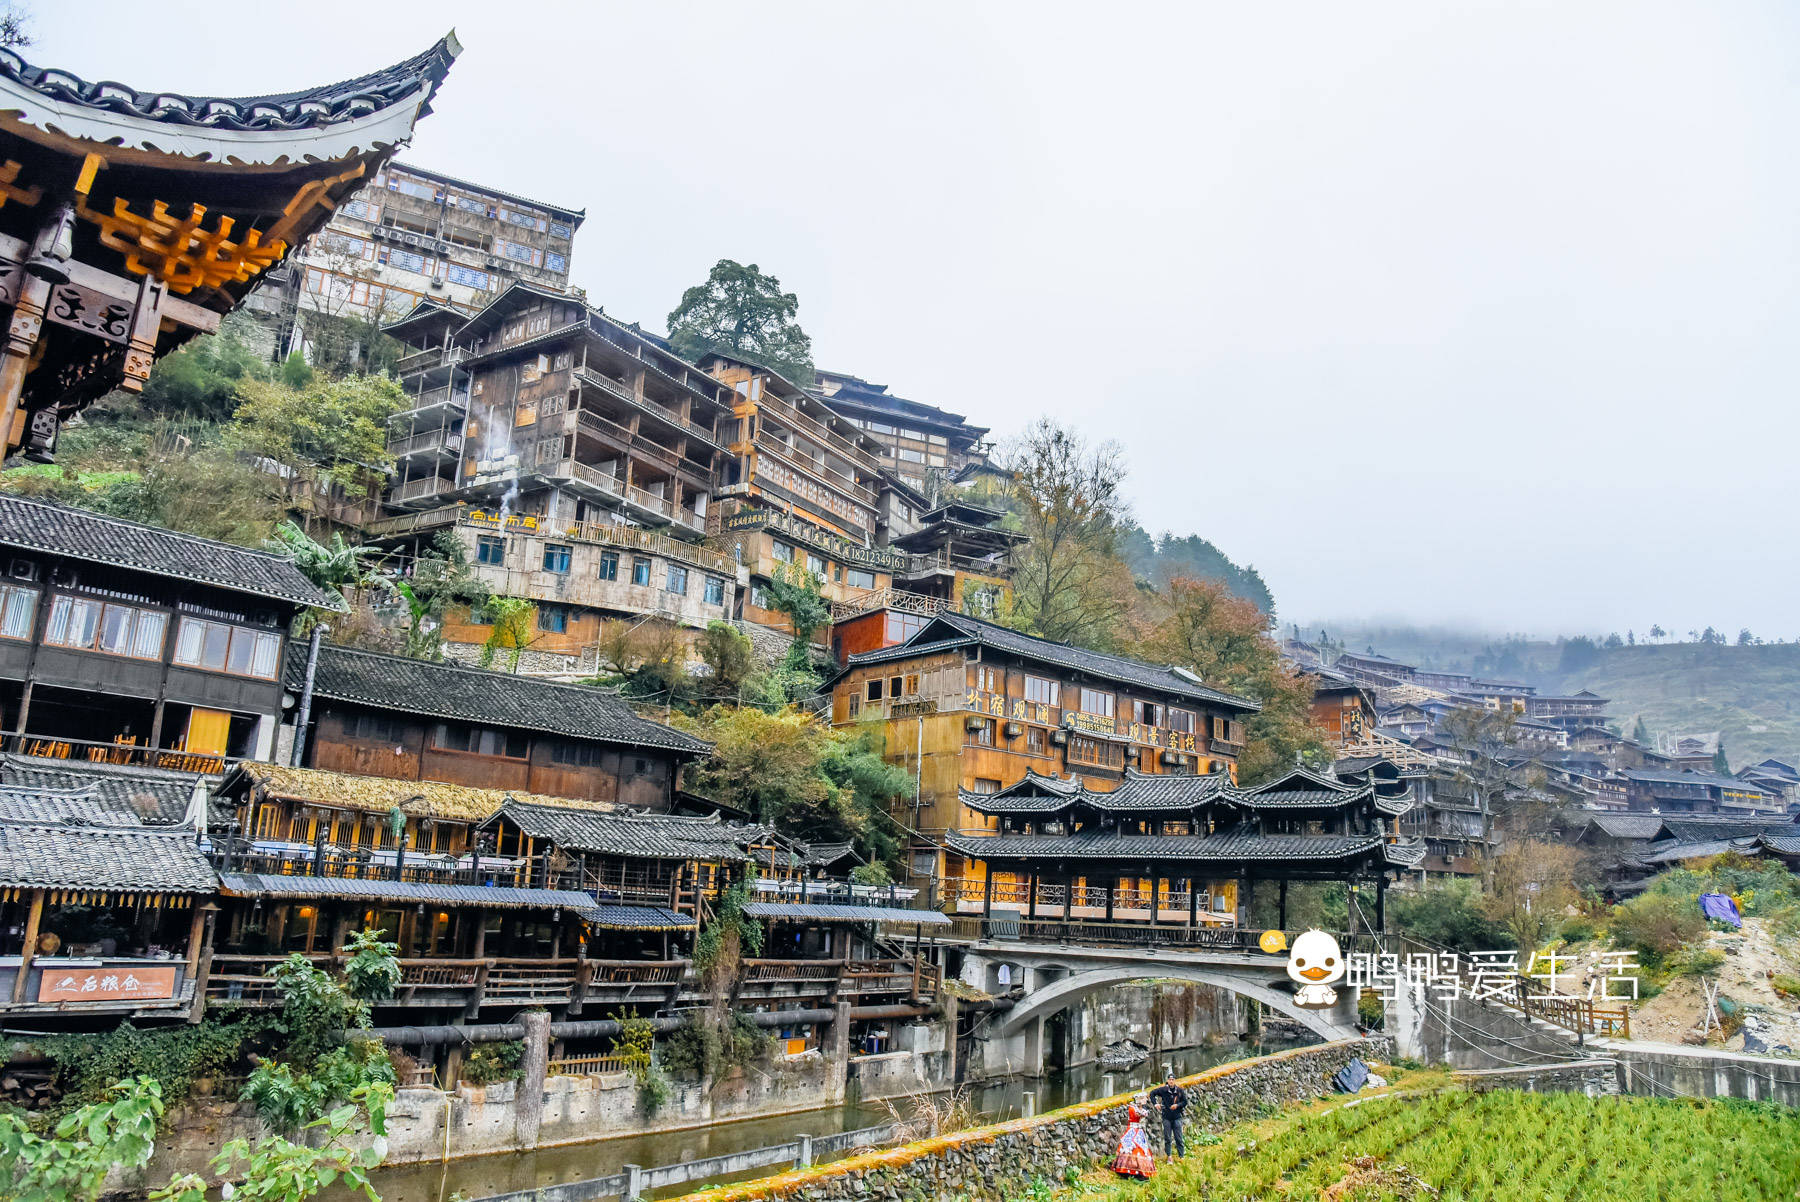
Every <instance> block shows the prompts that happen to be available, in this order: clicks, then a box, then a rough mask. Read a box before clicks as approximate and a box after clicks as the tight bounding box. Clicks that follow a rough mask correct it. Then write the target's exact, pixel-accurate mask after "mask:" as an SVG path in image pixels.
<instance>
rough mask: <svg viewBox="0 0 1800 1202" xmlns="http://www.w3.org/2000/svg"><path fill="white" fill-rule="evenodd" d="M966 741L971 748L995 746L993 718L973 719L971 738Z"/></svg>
mask: <svg viewBox="0 0 1800 1202" xmlns="http://www.w3.org/2000/svg"><path fill="white" fill-rule="evenodd" d="M964 741H965V742H966V743H968V745H969V746H970V747H992V746H993V745H994V720H993V719H992V718H971V719H970V720H969V737H968V738H967V739H966V740H964Z"/></svg>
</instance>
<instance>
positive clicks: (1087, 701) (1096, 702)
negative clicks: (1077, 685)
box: [1081, 688, 1113, 718]
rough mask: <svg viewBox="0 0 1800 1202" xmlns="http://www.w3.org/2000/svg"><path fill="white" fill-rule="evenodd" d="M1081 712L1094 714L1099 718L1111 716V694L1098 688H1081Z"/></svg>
mask: <svg viewBox="0 0 1800 1202" xmlns="http://www.w3.org/2000/svg"><path fill="white" fill-rule="evenodd" d="M1081 712H1082V713H1084V714H1094V715H1096V716H1098V717H1101V718H1110V717H1112V716H1113V695H1112V694H1111V693H1107V692H1103V691H1101V690H1100V689H1088V688H1084V689H1082V690H1081Z"/></svg>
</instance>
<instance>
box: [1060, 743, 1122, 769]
mask: <svg viewBox="0 0 1800 1202" xmlns="http://www.w3.org/2000/svg"><path fill="white" fill-rule="evenodd" d="M1069 762H1070V763H1071V764H1076V763H1079V764H1088V765H1091V766H1093V767H1096V768H1115V769H1116V768H1123V767H1124V766H1125V745H1124V744H1123V743H1114V742H1111V741H1110V740H1107V739H1089V738H1084V737H1082V736H1081V735H1071V736H1070V737H1069Z"/></svg>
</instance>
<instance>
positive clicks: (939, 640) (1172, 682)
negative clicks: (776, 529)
mask: <svg viewBox="0 0 1800 1202" xmlns="http://www.w3.org/2000/svg"><path fill="white" fill-rule="evenodd" d="M969 645H980V646H983V647H992V648H993V649H995V650H997V651H1001V652H1005V653H1007V654H1010V655H1016V656H1018V657H1020V658H1021V659H1027V660H1032V661H1034V662H1036V663H1043V664H1051V665H1053V666H1055V667H1058V668H1062V669H1065V670H1067V671H1070V672H1080V673H1082V674H1084V675H1087V676H1091V677H1093V678H1095V679H1097V680H1110V681H1114V682H1116V683H1118V684H1124V685H1132V686H1136V687H1138V688H1142V689H1150V690H1154V691H1156V692H1159V693H1166V694H1169V695H1171V696H1176V697H1186V698H1190V699H1193V700H1197V701H1206V702H1210V703H1212V704H1214V705H1218V706H1223V707H1225V708H1228V709H1235V710H1239V711H1242V712H1244V713H1254V712H1256V711H1257V710H1259V709H1261V708H1262V706H1261V705H1259V704H1258V703H1257V702H1254V701H1251V700H1250V699H1249V698H1247V697H1238V696H1235V695H1233V694H1231V693H1226V692H1222V691H1220V690H1218V689H1214V688H1210V687H1208V686H1207V685H1205V684H1202V683H1199V682H1197V681H1195V680H1191V679H1189V678H1188V677H1187V676H1186V675H1184V674H1183V673H1181V672H1179V671H1178V670H1176V669H1174V668H1169V667H1157V666H1156V665H1154V664H1146V663H1143V662H1142V661H1140V660H1135V659H1126V658H1125V657H1124V656H1122V655H1107V654H1104V653H1102V652H1099V651H1088V650H1086V649H1085V648H1082V647H1071V646H1070V645H1069V644H1067V643H1057V642H1052V641H1051V640H1049V639H1040V638H1038V637H1037V636H1036V635H1030V634H1022V633H1021V632H1019V631H1017V630H1009V629H1008V628H1007V627H1005V626H997V625H995V624H994V623H992V622H983V621H982V620H981V619H979V618H971V617H968V616H966V615H964V614H950V613H945V614H939V615H938V616H937V617H936V618H933V619H932V620H931V621H930V622H927V623H926V624H925V626H924V627H923V628H922V629H921V630H920V631H919V632H918V633H917V634H915V635H913V637H912V638H910V639H908V640H907V641H906V642H904V643H902V644H901V645H900V646H898V647H888V648H884V649H883V650H880V651H869V652H865V653H863V654H861V655H852V656H851V657H850V663H851V664H852V665H862V664H875V663H885V662H888V661H889V660H895V659H909V658H911V657H913V656H915V655H918V654H920V653H921V652H922V651H923V650H924V649H925V648H927V647H929V648H931V649H932V650H934V651H936V650H949V649H950V648H952V647H959V646H969Z"/></svg>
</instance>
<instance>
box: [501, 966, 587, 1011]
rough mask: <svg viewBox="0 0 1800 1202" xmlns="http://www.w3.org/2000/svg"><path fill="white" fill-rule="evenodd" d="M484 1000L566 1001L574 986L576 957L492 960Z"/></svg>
mask: <svg viewBox="0 0 1800 1202" xmlns="http://www.w3.org/2000/svg"><path fill="white" fill-rule="evenodd" d="M491 964H492V967H490V968H489V969H488V975H487V985H486V987H485V988H484V989H483V991H482V997H483V1000H484V1001H496V1002H499V1001H515V1000H516V1001H521V1002H523V1001H556V1000H561V1001H567V1000H568V999H569V997H570V996H571V994H572V993H573V992H574V989H575V975H576V961H575V960H573V959H562V960H494V961H492V962H491Z"/></svg>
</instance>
